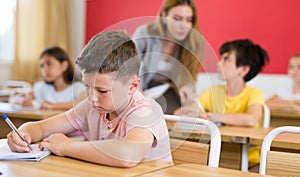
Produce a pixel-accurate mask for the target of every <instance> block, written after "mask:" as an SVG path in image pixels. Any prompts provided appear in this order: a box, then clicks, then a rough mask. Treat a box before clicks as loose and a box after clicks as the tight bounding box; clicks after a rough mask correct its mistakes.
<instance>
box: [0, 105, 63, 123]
mask: <svg viewBox="0 0 300 177" xmlns="http://www.w3.org/2000/svg"><path fill="white" fill-rule="evenodd" d="M64 111H65V110H40V109H31V108H25V107H24V108H16V107H14V106H12V105H11V104H10V103H5V102H0V112H1V113H5V114H6V115H7V116H8V117H9V118H18V119H28V120H42V119H45V118H48V117H51V116H54V115H56V114H59V113H63V112H64Z"/></svg>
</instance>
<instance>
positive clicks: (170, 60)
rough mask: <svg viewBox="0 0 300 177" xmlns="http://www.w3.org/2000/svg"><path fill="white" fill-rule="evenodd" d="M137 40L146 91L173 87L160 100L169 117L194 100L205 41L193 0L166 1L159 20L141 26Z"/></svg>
mask: <svg viewBox="0 0 300 177" xmlns="http://www.w3.org/2000/svg"><path fill="white" fill-rule="evenodd" d="M133 41H134V42H135V44H136V47H137V49H138V53H139V57H140V60H141V68H140V77H141V88H142V90H146V89H149V88H151V87H154V86H159V85H162V84H165V83H168V84H169V85H170V87H169V89H168V90H167V91H166V92H164V94H163V95H161V96H160V97H159V98H157V99H156V101H157V102H158V103H159V104H160V105H161V106H162V108H163V110H164V113H165V114H173V112H174V111H175V110H176V109H177V108H179V107H181V106H182V105H185V104H188V103H190V102H192V101H194V99H195V96H196V95H195V92H196V89H195V82H196V78H197V74H198V71H199V67H200V62H201V61H202V55H203V52H202V51H203V41H204V40H203V36H202V35H201V34H200V32H199V29H198V19H197V10H196V6H195V3H194V2H193V1H192V0H165V1H164V3H163V5H162V7H161V9H160V12H159V16H158V17H157V19H156V20H155V21H154V22H152V23H150V24H145V25H142V26H139V27H138V28H137V29H136V31H135V33H134V34H133Z"/></svg>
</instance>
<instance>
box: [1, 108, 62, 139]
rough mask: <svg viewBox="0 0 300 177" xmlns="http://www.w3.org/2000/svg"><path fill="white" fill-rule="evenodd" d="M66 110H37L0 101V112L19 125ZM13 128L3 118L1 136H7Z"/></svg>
mask: <svg viewBox="0 0 300 177" xmlns="http://www.w3.org/2000/svg"><path fill="white" fill-rule="evenodd" d="M63 112H65V110H37V109H29V108H23V109H21V108H16V107H14V106H12V105H11V104H10V103H5V102H0V113H1V114H2V113H5V114H6V115H7V116H8V117H9V118H10V120H11V121H12V122H13V123H14V124H15V126H16V127H19V126H20V125H21V124H23V123H25V122H28V121H37V120H42V119H46V118H48V117H51V116H54V115H57V114H60V113H63ZM9 132H11V128H10V127H9V126H8V125H7V123H6V122H5V121H3V120H1V121H0V138H5V137H6V135H7V134H8V133H9Z"/></svg>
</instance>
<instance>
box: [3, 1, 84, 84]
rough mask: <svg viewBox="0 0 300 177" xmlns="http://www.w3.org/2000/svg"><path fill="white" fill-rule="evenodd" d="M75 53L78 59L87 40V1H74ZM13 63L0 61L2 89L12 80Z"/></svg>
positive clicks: (73, 28)
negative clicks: (5, 83)
mask: <svg viewBox="0 0 300 177" xmlns="http://www.w3.org/2000/svg"><path fill="white" fill-rule="evenodd" d="M71 2H72V30H73V36H72V37H73V39H72V41H73V52H74V57H77V56H78V55H79V54H80V52H81V49H82V48H83V45H84V39H85V0H72V1H71ZM11 65H12V64H11V63H9V62H6V61H2V60H1V59H0V88H2V85H3V83H4V81H6V80H9V79H11V74H10V73H11Z"/></svg>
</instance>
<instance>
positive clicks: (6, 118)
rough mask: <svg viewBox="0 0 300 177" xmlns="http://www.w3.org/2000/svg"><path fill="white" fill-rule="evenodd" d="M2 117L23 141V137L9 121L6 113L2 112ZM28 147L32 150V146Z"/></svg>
mask: <svg viewBox="0 0 300 177" xmlns="http://www.w3.org/2000/svg"><path fill="white" fill-rule="evenodd" d="M2 117H3V119H4V120H5V121H6V122H7V124H8V125H9V126H10V128H11V129H12V130H13V131H14V132H15V133H16V134H17V135H18V136H19V137H20V138H21V140H22V141H25V139H24V138H23V137H22V136H21V134H20V132H19V130H18V129H17V128H16V126H15V125H14V124H13V123H12V122H11V121H10V119H9V118H8V117H7V116H6V114H4V113H2ZM25 142H26V141H25ZM28 147H29V149H30V150H31V151H32V148H31V147H30V146H29V144H28Z"/></svg>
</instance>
